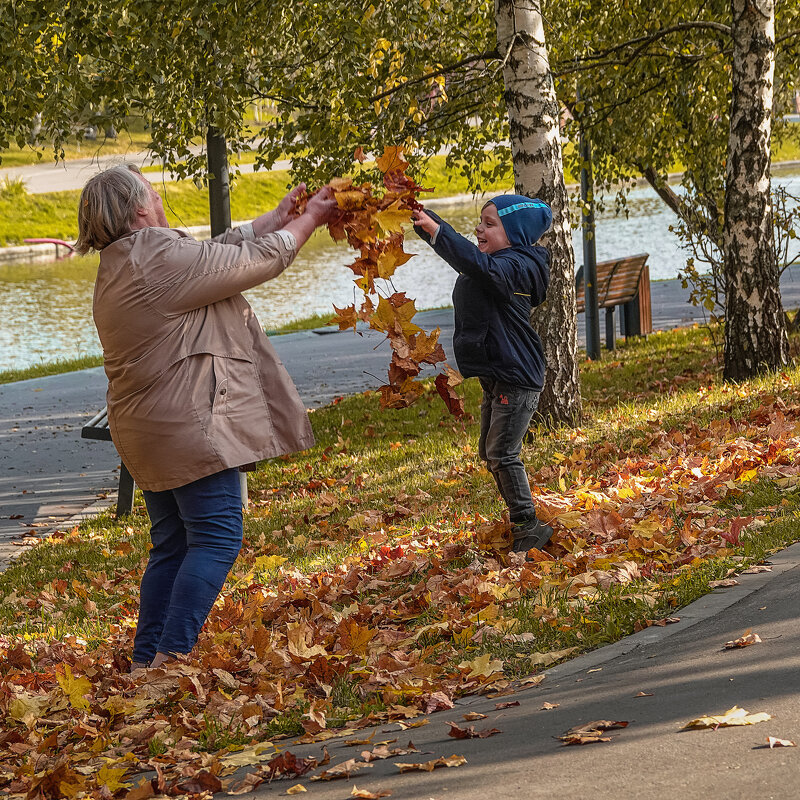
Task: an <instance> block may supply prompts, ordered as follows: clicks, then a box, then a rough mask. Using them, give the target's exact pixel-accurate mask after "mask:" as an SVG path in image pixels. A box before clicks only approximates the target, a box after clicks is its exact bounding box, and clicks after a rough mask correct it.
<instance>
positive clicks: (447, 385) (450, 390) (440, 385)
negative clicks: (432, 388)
mask: <svg viewBox="0 0 800 800" xmlns="http://www.w3.org/2000/svg"><path fill="white" fill-rule="evenodd" d="M463 380H464V379H463V378H462V377H461V375H459V374H458V373H457V372H456V371H455V370H454V369H451V368H450V367H448V366H447V364H445V371H444V372H440V373H439V374H438V375H437V376H436V381H435V385H436V391H437V392H439V396H440V397H441V398H442V400H444V403H445V405H446V406H447V410H448V411H449V412H450V413H451V414H452V415H453V416H454V417H463V416H464V398H463V397H461V395H459V394H458V393H457V392H456V391H455V387H456V386H458V385H459V384H460V383H462V382H463Z"/></svg>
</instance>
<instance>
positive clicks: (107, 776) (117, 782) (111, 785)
mask: <svg viewBox="0 0 800 800" xmlns="http://www.w3.org/2000/svg"><path fill="white" fill-rule="evenodd" d="M127 771H128V768H127V767H117V768H114V767H109V766H108V764H103V766H102V767H100V769H99V770H98V772H97V784H98V786H105V787H106V788H107V789H108V790H109V791H110V792H111V793H112V794H113V793H114V792H116V791H117V789H127V788H128V787H129V786H130V784H128V783H123V782H122V781H121V778H122V776H123V775H124V774H125V773H126V772H127Z"/></svg>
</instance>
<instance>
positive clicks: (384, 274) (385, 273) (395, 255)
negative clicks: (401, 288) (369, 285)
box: [378, 228, 414, 278]
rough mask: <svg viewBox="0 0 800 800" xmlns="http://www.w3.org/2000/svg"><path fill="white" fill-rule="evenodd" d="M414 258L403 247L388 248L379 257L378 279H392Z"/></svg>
mask: <svg viewBox="0 0 800 800" xmlns="http://www.w3.org/2000/svg"><path fill="white" fill-rule="evenodd" d="M401 230H402V228H401ZM413 257H414V255H413V253H406V252H405V250H403V247H402V245H396V246H394V247H387V248H386V250H384V251H383V252H382V253H381V254H380V255H379V256H378V277H379V278H391V277H392V275H394V271H395V270H396V269H397V268H398V267H399V266H401V265H402V264H405V263H406V261H408V260H410V259H412V258H413Z"/></svg>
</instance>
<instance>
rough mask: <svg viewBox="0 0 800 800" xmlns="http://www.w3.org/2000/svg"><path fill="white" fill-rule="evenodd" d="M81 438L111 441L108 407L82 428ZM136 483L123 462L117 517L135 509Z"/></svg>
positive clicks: (120, 473)
mask: <svg viewBox="0 0 800 800" xmlns="http://www.w3.org/2000/svg"><path fill="white" fill-rule="evenodd" d="M81 439H99V440H101V441H103V442H110V441H111V431H110V430H109V429H108V408H103V409H101V410H100V411H98V412H97V413H96V414H95V415H94V416H93V417H92V418H91V419H90V420H89V421H88V422H87V423H86V424H85V425H84V426H83V428H81ZM135 489H136V485H135V484H134V482H133V477H132V476H131V474H130V472H128V468H127V467H126V466H125V465H124V464H122V465H121V466H120V472H119V489H118V491H117V519H119V518H120V517H121V516H123V515H124V514H130V513H131V512H132V511H133V493H134V491H135Z"/></svg>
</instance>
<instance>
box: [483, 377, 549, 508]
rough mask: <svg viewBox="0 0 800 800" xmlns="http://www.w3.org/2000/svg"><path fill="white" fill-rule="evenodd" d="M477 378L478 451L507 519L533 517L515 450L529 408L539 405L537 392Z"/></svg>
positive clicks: (528, 418)
mask: <svg viewBox="0 0 800 800" xmlns="http://www.w3.org/2000/svg"><path fill="white" fill-rule="evenodd" d="M480 382H481V386H482V387H483V401H482V402H481V437H480V440H479V442H478V455H479V456H480V457H481V459H482V460H483V461H485V462H486V467H487V468H488V470H489V472H491V473H492V475H493V476H494V479H495V482H496V483H497V488H498V489H499V490H500V495H501V496H502V498H503V500H505V502H506V505H507V506H508V511H509V514H510V516H511V521H512V522H515V523H519V522H523V521H524V520H527V519H534V518H535V517H536V509H535V508H534V506H533V499H532V498H531V487H530V484H529V483H528V474H527V473H526V472H525V466H524V465H523V463H522V460H521V459H520V457H519V454H520V450H522V440H523V438H524V437H525V434H526V433H527V431H528V426H529V425H530V422H531V417H532V416H533V412H534V411H536V407H537V406H538V405H539V392H535V391H532V390H530V389H522V388H521V387H519V386H514V385H512V384H510V383H501V382H500V381H495V380H492V379H490V378H480Z"/></svg>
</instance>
